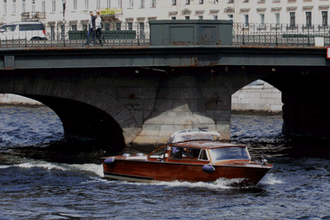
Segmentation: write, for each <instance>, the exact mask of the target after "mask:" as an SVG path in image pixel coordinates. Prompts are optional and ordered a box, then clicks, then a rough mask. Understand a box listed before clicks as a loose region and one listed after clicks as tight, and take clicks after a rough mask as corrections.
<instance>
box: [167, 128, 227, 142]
mask: <svg viewBox="0 0 330 220" xmlns="http://www.w3.org/2000/svg"><path fill="white" fill-rule="evenodd" d="M214 136H216V137H219V138H220V134H219V132H216V131H208V130H205V129H186V130H180V131H176V132H174V133H173V134H172V135H171V137H170V139H169V140H168V142H169V143H180V142H185V141H194V140H210V141H214V138H213V137H214Z"/></svg>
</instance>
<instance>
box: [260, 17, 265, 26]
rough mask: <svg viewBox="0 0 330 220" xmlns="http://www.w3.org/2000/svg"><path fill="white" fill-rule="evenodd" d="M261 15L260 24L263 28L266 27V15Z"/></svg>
mask: <svg viewBox="0 0 330 220" xmlns="http://www.w3.org/2000/svg"><path fill="white" fill-rule="evenodd" d="M259 15H260V24H261V25H262V26H264V25H265V14H259Z"/></svg>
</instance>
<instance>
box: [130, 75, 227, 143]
mask: <svg viewBox="0 0 330 220" xmlns="http://www.w3.org/2000/svg"><path fill="white" fill-rule="evenodd" d="M203 81H205V79H203V77H200V76H198V75H194V74H188V73H186V74H184V73H182V72H181V74H180V75H179V74H178V73H176V72H175V71H174V72H172V73H171V74H170V75H163V76H161V77H160V79H159V82H160V83H159V86H158V91H157V95H156V101H155V105H154V109H153V112H152V114H151V116H150V117H149V118H147V119H146V120H145V122H144V123H143V125H142V128H143V130H142V132H141V133H140V134H139V136H138V137H137V138H135V140H134V144H135V145H161V144H164V143H166V142H167V140H168V138H169V136H170V135H171V134H172V133H173V132H175V131H178V130H181V129H193V128H199V127H206V128H208V129H210V130H217V131H219V132H221V135H222V139H230V101H231V98H230V94H229V93H228V92H227V94H225V93H222V95H221V97H219V96H218V90H219V89H218V88H216V87H211V88H209V87H207V89H206V88H205V85H203V84H204V83H205V82H203ZM211 91H212V92H211Z"/></svg>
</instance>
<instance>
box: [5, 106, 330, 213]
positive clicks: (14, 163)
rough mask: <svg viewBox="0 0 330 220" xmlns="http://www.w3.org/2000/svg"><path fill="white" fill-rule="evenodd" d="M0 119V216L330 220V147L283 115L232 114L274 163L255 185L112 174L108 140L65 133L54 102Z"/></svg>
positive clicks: (254, 152) (235, 132)
mask: <svg viewBox="0 0 330 220" xmlns="http://www.w3.org/2000/svg"><path fill="white" fill-rule="evenodd" d="M0 119H1V120H0V125H1V130H0V219H101V218H102V219H330V199H329V198H330V181H329V180H330V175H329V171H330V166H329V165H330V163H329V162H330V155H329V152H330V151H329V149H328V147H327V146H322V147H318V146H317V145H314V146H312V147H309V146H295V145H293V144H292V143H291V142H289V141H287V140H285V138H284V137H283V136H282V135H281V126H282V118H281V116H251V115H233V116H232V141H233V142H236V143H243V144H246V145H247V146H248V147H249V150H250V153H251V156H252V157H253V158H255V159H256V160H260V159H261V156H264V157H266V158H267V159H268V162H269V163H272V164H273V165H274V168H273V169H272V170H271V171H270V172H269V173H268V174H267V175H266V176H265V177H264V178H263V179H262V181H261V182H260V183H259V184H258V185H257V186H253V187H248V188H238V187H230V186H228V183H229V182H228V181H226V180H222V179H219V180H218V181H217V182H215V183H186V182H184V183H182V182H171V183H165V182H164V183H158V184H141V183H129V182H123V181H109V180H105V179H103V178H102V176H103V175H102V171H103V170H102V167H101V164H100V160H99V157H101V156H103V155H107V154H108V152H107V149H106V146H105V145H104V144H102V143H93V142H79V143H78V142H75V141H73V140H67V139H65V138H64V135H63V128H62V124H61V122H60V120H59V119H58V118H57V116H56V115H55V114H54V113H53V112H52V111H51V110H49V109H48V108H46V107H39V108H27V107H12V106H11V107H0ZM79 146H80V147H79ZM125 151H126V152H127V151H128V152H129V151H130V149H125Z"/></svg>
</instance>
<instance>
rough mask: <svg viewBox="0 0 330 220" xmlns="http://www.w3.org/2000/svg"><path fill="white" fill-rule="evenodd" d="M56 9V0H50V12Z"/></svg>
mask: <svg viewBox="0 0 330 220" xmlns="http://www.w3.org/2000/svg"><path fill="white" fill-rule="evenodd" d="M55 11H56V0H52V12H55Z"/></svg>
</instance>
